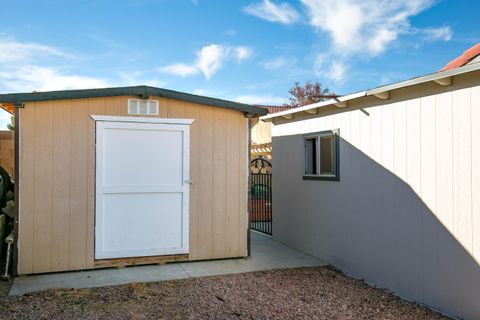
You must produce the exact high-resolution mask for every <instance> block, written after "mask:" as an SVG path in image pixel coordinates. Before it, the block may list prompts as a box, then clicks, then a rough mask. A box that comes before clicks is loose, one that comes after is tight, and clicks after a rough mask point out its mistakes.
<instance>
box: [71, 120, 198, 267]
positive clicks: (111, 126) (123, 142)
mask: <svg viewBox="0 0 480 320" xmlns="http://www.w3.org/2000/svg"><path fill="white" fill-rule="evenodd" d="M128 119H132V118H128ZM135 119H137V118H135ZM189 129H190V126H189V125H188V124H165V123H145V122H138V123H137V122H119V121H97V122H96V135H97V136H96V139H97V141H96V143H97V145H96V157H97V158H96V214H95V216H96V219H95V259H109V258H123V257H142V256H157V255H169V254H182V253H188V191H189V168H188V167H189V163H188V159H189ZM73 147H74V146H73Z"/></svg>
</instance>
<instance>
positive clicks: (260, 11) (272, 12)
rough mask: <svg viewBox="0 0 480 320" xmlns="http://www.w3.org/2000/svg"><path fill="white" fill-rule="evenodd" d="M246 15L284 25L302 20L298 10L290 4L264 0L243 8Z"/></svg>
mask: <svg viewBox="0 0 480 320" xmlns="http://www.w3.org/2000/svg"><path fill="white" fill-rule="evenodd" d="M243 11H245V12H246V13H248V14H250V15H252V16H255V17H258V18H261V19H264V20H267V21H270V22H279V23H283V24H292V23H294V22H297V21H298V20H299V18H300V15H299V14H298V12H297V10H295V9H294V8H293V7H292V6H290V5H289V4H288V3H286V2H283V3H279V4H275V3H272V2H271V1H270V0H263V1H262V2H260V3H257V4H251V5H249V6H246V7H244V8H243Z"/></svg>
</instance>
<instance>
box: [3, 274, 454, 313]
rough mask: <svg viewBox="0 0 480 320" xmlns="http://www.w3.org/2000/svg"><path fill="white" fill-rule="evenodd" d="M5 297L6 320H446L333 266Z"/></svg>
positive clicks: (4, 310)
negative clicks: (334, 268)
mask: <svg viewBox="0 0 480 320" xmlns="http://www.w3.org/2000/svg"><path fill="white" fill-rule="evenodd" d="M0 299H2V300H1V301H0V319H415V320H417V319H446V318H444V317H443V316H441V315H439V314H437V313H435V312H433V311H431V310H429V309H427V308H425V307H422V306H419V305H416V304H414V303H411V302H407V301H405V300H402V299H399V298H397V297H395V296H393V295H392V294H390V293H388V292H387V291H385V290H380V289H375V288H372V287H369V286H368V285H366V284H365V283H363V282H362V281H359V280H355V279H352V278H349V277H346V276H344V275H343V274H341V273H340V272H338V271H336V270H333V269H332V268H329V267H314V268H298V269H286V270H272V271H263V272H252V273H243V274H234V275H226V276H214V277H203V278H195V279H186V280H175V281H164V282H154V283H145V284H139V283H134V284H130V285H122V286H114V287H104V288H95V289H68V290H65V289H62V290H47V291H43V292H38V293H33V294H28V295H25V296H20V297H2V298H0Z"/></svg>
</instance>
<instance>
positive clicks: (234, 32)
mask: <svg viewBox="0 0 480 320" xmlns="http://www.w3.org/2000/svg"><path fill="white" fill-rule="evenodd" d="M225 35H227V36H230V37H234V36H236V35H237V30H235V29H228V30H225Z"/></svg>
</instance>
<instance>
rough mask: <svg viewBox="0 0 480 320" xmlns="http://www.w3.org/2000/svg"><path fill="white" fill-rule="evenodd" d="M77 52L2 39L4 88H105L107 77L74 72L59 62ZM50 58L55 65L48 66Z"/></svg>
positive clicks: (0, 66) (0, 59)
mask: <svg viewBox="0 0 480 320" xmlns="http://www.w3.org/2000/svg"><path fill="white" fill-rule="evenodd" d="M72 58H75V57H74V56H73V55H71V54H68V53H66V52H64V51H63V50H60V49H58V48H55V47H52V46H47V45H44V44H39V43H31V42H19V41H15V40H11V39H10V40H1V41H0V90H8V91H34V90H36V91H47V90H63V89H82V88H92V87H105V86H107V85H108V81H107V80H105V79H100V78H95V77H88V76H82V75H76V74H70V73H68V72H66V71H65V70H62V68H60V67H59V65H61V64H62V63H63V64H67V63H69V60H70V59H72ZM46 61H50V62H53V63H55V65H56V66H55V67H53V66H47V65H48V63H46Z"/></svg>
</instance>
